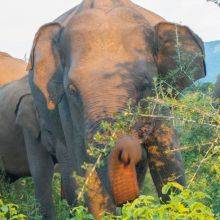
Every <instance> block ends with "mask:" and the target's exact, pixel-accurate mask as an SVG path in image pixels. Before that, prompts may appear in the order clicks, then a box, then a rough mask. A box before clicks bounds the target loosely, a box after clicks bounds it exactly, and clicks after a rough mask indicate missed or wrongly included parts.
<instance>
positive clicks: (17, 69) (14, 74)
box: [0, 52, 27, 85]
mask: <svg viewBox="0 0 220 220" xmlns="http://www.w3.org/2000/svg"><path fill="white" fill-rule="evenodd" d="M26 66H27V63H26V62H25V61H23V60H20V59H17V58H14V57H12V56H10V55H9V54H7V53H4V52H0V85H4V84H7V83H10V82H12V81H14V80H18V79H21V78H22V77H23V76H24V75H26Z"/></svg>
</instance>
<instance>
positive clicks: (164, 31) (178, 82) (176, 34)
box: [155, 22, 206, 91]
mask: <svg viewBox="0 0 220 220" xmlns="http://www.w3.org/2000/svg"><path fill="white" fill-rule="evenodd" d="M155 41H156V42H155V43H156V59H157V64H158V73H159V77H160V78H161V79H164V80H166V82H167V83H168V84H171V85H174V86H175V88H176V89H179V90H180V91H181V90H183V89H185V88H186V87H188V86H190V85H191V84H193V82H194V81H195V80H198V79H200V78H202V77H204V76H205V75H206V66H205V61H204V56H205V52H204V44H203V41H202V40H201V39H200V38H199V37H198V36H197V35H196V34H194V33H193V32H192V31H191V30H190V29H189V28H188V27H186V26H181V25H178V24H174V23H169V22H162V23H159V24H157V25H156V26H155Z"/></svg>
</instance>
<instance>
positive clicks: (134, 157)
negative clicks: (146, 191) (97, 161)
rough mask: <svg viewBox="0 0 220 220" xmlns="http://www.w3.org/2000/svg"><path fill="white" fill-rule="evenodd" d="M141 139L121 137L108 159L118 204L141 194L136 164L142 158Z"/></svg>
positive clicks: (109, 173) (111, 182)
mask: <svg viewBox="0 0 220 220" xmlns="http://www.w3.org/2000/svg"><path fill="white" fill-rule="evenodd" d="M141 157H142V148H141V145H140V143H139V140H137V139H136V138H134V137H132V136H125V137H122V138H120V139H119V140H118V141H117V143H116V146H115V148H114V149H113V150H112V152H111V154H110V156H109V160H108V176H109V181H110V187H111V191H112V195H113V198H114V201H115V204H116V205H117V206H119V205H122V204H124V203H126V202H129V201H133V200H134V199H135V198H137V197H138V196H139V186H138V179H137V173H136V165H137V164H138V162H139V161H140V160H141Z"/></svg>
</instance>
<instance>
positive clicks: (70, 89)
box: [69, 84, 77, 95]
mask: <svg viewBox="0 0 220 220" xmlns="http://www.w3.org/2000/svg"><path fill="white" fill-rule="evenodd" d="M69 92H70V94H71V95H75V94H76V93H77V88H76V86H75V85H73V84H70V85H69Z"/></svg>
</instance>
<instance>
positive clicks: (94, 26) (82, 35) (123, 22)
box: [66, 9, 147, 56]
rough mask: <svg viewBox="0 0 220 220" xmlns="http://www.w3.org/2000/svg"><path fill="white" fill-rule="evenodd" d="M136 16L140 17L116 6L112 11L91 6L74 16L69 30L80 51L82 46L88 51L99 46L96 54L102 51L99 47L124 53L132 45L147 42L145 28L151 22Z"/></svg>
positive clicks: (75, 47) (138, 47)
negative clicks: (91, 7)
mask: <svg viewBox="0 0 220 220" xmlns="http://www.w3.org/2000/svg"><path fill="white" fill-rule="evenodd" d="M118 10H119V12H118ZM120 10H121V11H120ZM115 11H116V12H115ZM136 16H137V18H136V17H135V15H134V14H133V13H131V12H130V11H128V12H127V11H125V9H123V10H122V9H117V10H116V9H115V10H113V11H112V12H109V13H108V14H106V13H104V12H102V11H98V10H87V11H85V12H84V13H82V14H80V15H77V16H74V17H73V18H72V20H71V21H70V22H69V24H68V25H67V28H66V34H67V35H69V38H70V39H71V42H72V43H71V44H72V47H73V49H75V50H76V51H79V48H80V49H81V50H80V51H84V50H86V52H87V53H88V52H92V51H94V50H96V54H99V53H97V52H98V51H101V52H102V53H103V52H105V51H107V52H113V53H115V52H117V53H120V52H124V51H126V50H127V49H126V48H131V47H132V46H133V47H135V48H136V49H140V48H143V47H144V46H145V43H146V42H145V33H144V32H145V31H146V29H147V28H146V26H147V22H146V21H145V20H144V19H142V18H139V17H138V15H136ZM127 39H129V42H128V41H127ZM96 56H97V55H96Z"/></svg>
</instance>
